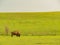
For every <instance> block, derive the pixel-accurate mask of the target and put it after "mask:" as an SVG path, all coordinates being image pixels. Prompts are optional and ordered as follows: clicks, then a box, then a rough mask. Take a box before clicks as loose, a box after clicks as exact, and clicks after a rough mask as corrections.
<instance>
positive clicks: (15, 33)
mask: <svg viewBox="0 0 60 45" xmlns="http://www.w3.org/2000/svg"><path fill="white" fill-rule="evenodd" d="M14 35H16V36H17V37H20V32H18V31H13V32H11V36H12V37H13V36H14Z"/></svg>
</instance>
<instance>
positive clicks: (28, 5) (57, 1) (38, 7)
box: [0, 0, 60, 12]
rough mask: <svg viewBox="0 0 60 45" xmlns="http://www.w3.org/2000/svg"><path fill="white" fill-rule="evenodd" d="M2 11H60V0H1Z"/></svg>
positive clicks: (0, 8) (0, 9)
mask: <svg viewBox="0 0 60 45" xmlns="http://www.w3.org/2000/svg"><path fill="white" fill-rule="evenodd" d="M1 11H5V12H6V11H12V12H28V11H29V12H30V11H32V12H38V11H39V12H41V11H43V12H44V11H60V0H0V12H1Z"/></svg>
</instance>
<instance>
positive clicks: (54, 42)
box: [0, 36, 60, 45]
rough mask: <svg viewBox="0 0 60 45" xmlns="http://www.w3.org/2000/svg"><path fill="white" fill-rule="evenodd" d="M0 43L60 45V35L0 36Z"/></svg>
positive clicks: (1, 44) (13, 44)
mask: <svg viewBox="0 0 60 45" xmlns="http://www.w3.org/2000/svg"><path fill="white" fill-rule="evenodd" d="M0 45H60V36H21V37H15V36H14V37H10V36H0Z"/></svg>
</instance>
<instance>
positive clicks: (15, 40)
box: [0, 12, 60, 45]
mask: <svg viewBox="0 0 60 45" xmlns="http://www.w3.org/2000/svg"><path fill="white" fill-rule="evenodd" d="M6 26H7V28H8V29H9V34H10V32H11V31H14V30H19V31H20V32H21V37H16V36H14V37H11V36H0V45H60V12H34V13H32V12H29V13H27V12H20V13H0V33H3V34H5V27H6ZM32 34H33V35H35V36H30V35H32ZM53 34H54V35H55V34H56V35H57V36H52V35H53ZM23 35H24V36H23ZM26 35H29V36H26ZM38 35H47V36H38Z"/></svg>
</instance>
